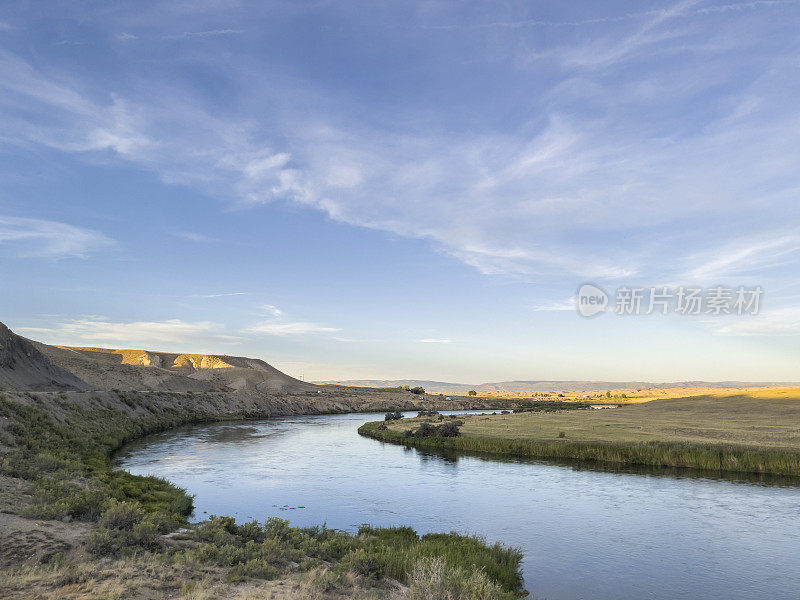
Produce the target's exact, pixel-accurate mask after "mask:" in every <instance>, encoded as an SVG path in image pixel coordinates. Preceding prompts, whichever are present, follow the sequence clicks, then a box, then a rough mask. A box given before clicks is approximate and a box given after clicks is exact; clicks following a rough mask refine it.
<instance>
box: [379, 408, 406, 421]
mask: <svg viewBox="0 0 800 600" xmlns="http://www.w3.org/2000/svg"><path fill="white" fill-rule="evenodd" d="M402 418H403V413H402V412H401V411H399V410H395V411H390V412H388V413H386V416H385V417H384V418H383V420H384V421H399V420H400V419H402Z"/></svg>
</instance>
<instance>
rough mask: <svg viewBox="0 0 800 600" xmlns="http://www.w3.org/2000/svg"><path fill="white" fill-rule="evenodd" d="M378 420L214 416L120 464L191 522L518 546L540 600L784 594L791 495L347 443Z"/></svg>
mask: <svg viewBox="0 0 800 600" xmlns="http://www.w3.org/2000/svg"><path fill="white" fill-rule="evenodd" d="M376 418H380V417H379V416H376V415H332V416H317V417H290V418H282V419H272V420H268V421H259V422H248V423H243V424H231V423H222V424H215V425H209V426H202V427H193V428H186V429H182V430H178V431H172V432H166V433H162V434H158V435H155V436H151V437H149V438H146V439H145V440H142V441H139V442H137V443H134V444H131V445H129V446H127V447H126V448H125V449H123V451H122V452H121V453H120V454H119V455H118V457H117V465H118V466H120V467H122V468H125V469H128V470H129V471H131V472H133V473H138V474H155V475H159V476H162V477H166V478H168V479H170V480H171V481H173V482H175V483H177V484H178V485H181V486H183V487H185V488H187V489H188V490H189V491H190V492H191V493H193V494H196V498H195V505H196V507H197V508H196V511H195V516H196V518H198V519H201V518H204V517H205V516H207V515H208V514H228V515H232V516H235V517H236V518H237V519H239V520H248V519H254V518H255V519H258V520H263V519H265V518H266V517H269V516H281V517H283V518H288V519H289V520H290V521H292V523H293V524H296V525H311V524H321V523H327V525H328V526H330V527H336V528H342V529H353V528H355V527H357V526H358V525H359V524H361V523H372V524H375V525H396V524H408V525H412V526H413V527H415V528H416V529H417V530H418V531H420V532H427V531H450V530H456V531H461V532H467V533H478V534H481V535H484V536H486V538H487V539H488V540H490V541H502V542H504V543H506V544H509V545H514V546H518V547H520V548H522V549H523V550H524V552H525V562H524V572H525V579H526V586H527V587H528V589H530V590H533V591H534V593H535V594H536V596H537V597H542V598H548V599H549V600H572V599H578V598H587V599H589V598H591V599H600V600H603V599H608V600H611V599H614V600H618V599H631V600H634V599H635V600H642V599H659V600H660V599H664V600H666V599H669V600H673V599H675V598H704V599H705V598H708V599H720V600H722V599H725V600H730V599H736V598H742V599H745V598H746V599H747V600H761V599H763V600H767V599H769V600H775V599H784V598H785V599H789V598H791V599H792V600H796V599H797V598H798V597H799V596H798V590H800V560H798V558H797V557H798V556H800V525H798V515H799V514H800V488H798V487H795V486H793V485H788V483H791V482H787V481H782V480H777V479H759V478H749V477H742V476H734V477H730V478H721V477H719V476H716V475H711V474H700V475H699V476H698V474H696V473H694V472H689V471H685V470H684V471H669V470H663V469H649V468H625V469H615V468H608V467H598V466H597V465H581V464H556V463H543V462H536V461H523V460H517V461H497V460H492V459H489V458H486V457H482V456H473V455H464V454H460V455H454V454H450V453H444V454H440V453H432V452H421V451H417V450H413V449H408V448H404V447H401V446H395V445H392V444H384V443H381V442H377V441H375V440H370V439H366V438H362V437H360V436H359V435H358V434H357V433H356V429H357V428H358V426H359V425H361V424H362V423H363V422H365V421H368V420H375V419H376Z"/></svg>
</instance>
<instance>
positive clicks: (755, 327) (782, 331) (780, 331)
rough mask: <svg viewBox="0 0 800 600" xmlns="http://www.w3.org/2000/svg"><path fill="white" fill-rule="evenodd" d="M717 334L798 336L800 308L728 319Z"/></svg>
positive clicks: (780, 309) (778, 309) (787, 308)
mask: <svg viewBox="0 0 800 600" xmlns="http://www.w3.org/2000/svg"><path fill="white" fill-rule="evenodd" d="M716 331H717V333H720V334H722V335H732V336H787V335H790V336H800V308H797V307H785V308H777V309H773V310H768V311H764V312H762V313H760V314H758V315H755V316H750V317H738V318H731V319H728V320H727V322H726V323H725V324H724V325H721V326H719V327H716Z"/></svg>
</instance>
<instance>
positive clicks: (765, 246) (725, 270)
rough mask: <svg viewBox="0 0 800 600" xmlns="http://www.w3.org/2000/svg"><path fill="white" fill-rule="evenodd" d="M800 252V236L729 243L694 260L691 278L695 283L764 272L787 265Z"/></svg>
mask: <svg viewBox="0 0 800 600" xmlns="http://www.w3.org/2000/svg"><path fill="white" fill-rule="evenodd" d="M798 251H800V236H797V235H780V234H779V235H774V236H770V237H768V238H761V239H757V240H753V239H741V240H738V241H736V242H730V243H728V244H726V245H725V246H723V247H722V248H719V249H716V250H714V251H713V252H710V253H708V254H706V255H705V256H699V257H693V258H692V259H691V260H690V261H689V262H690V263H693V264H697V265H698V266H696V267H694V268H692V269H691V270H690V271H689V273H688V277H689V278H690V279H691V280H692V281H714V280H718V279H721V278H723V277H730V276H731V275H741V274H745V273H752V272H754V271H760V272H763V271H764V270H765V269H767V268H769V267H773V266H776V265H779V264H781V263H784V262H785V261H786V260H787V259H788V258H790V256H791V255H792V254H795V253H797V252H798Z"/></svg>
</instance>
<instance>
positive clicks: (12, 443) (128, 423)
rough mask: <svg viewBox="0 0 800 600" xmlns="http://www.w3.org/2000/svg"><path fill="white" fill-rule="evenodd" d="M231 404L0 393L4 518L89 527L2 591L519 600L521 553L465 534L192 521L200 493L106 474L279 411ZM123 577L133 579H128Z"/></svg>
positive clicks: (172, 397) (16, 574) (189, 398)
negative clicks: (153, 439)
mask: <svg viewBox="0 0 800 600" xmlns="http://www.w3.org/2000/svg"><path fill="white" fill-rule="evenodd" d="M225 400H226V399H225V397H224V396H223V395H210V396H207V397H206V396H203V397H200V396H193V395H187V394H168V393H123V392H104V393H96V394H78V393H72V394H67V393H63V394H55V393H53V394H43V393H42V394H19V393H17V394H5V395H0V478H1V480H2V482H4V483H5V484H6V485H8V482H12V481H13V482H21V483H20V486H22V485H23V484H24V488H25V494H24V498H25V499H24V501H20V502H19V503H18V504H17V505H16V506H11V507H8V506H4V507H2V508H3V510H4V511H6V512H15V513H17V514H18V515H21V516H23V517H27V518H29V519H36V521H33V523H34V524H38V523H41V527H44V528H45V529H46V528H47V526H48V524H56V525H58V526H59V527H61V528H64V527H71V526H73V525H74V526H76V527H78V526H80V527H82V528H83V529H80V530H79V531H82V532H85V535H82V537H81V542H80V543H79V544H77V545H76V547H73V548H70V549H68V548H66V547H64V546H63V545H58V544H54V543H49V544H44V546H45V547H44V548H42V549H41V550H42V552H41V553H40V555H39V556H38V558H37V561H36V563H35V564H32V563H31V561H27V562H25V564H24V565H9V564H6V565H5V567H6V569H5V573H4V574H3V575H4V577H2V578H0V579H3V583H0V596H2V597H4V598H5V597H8V598H14V597H19V598H24V597H33V596H36V597H43V598H47V597H52V598H71V597H74V598H79V597H80V598H95V597H96V598H115V597H119V598H123V597H130V598H146V597H151V596H150V595H148V594H149V593H150V592H152V594H153V596H152V597H159V595H160V597H163V594H162V592H169V593H170V594H172V595H173V596H175V597H187V598H188V597H191V598H212V597H217V596H218V595H219V596H224V597H237V596H236V594H237V593H238V592H237V590H239V591H241V590H242V589H245V587H246V589H248V590H250V591H248V592H247V593H248V594H249V597H250V598H253V599H255V598H261V597H264V598H267V597H281V596H280V595H278V596H273V595H271V594H274V593H275V590H274V589H272V588H270V587H269V586H268V585H267V584H266V583H265V582H267V581H273V580H281V581H284V580H285V581H288V582H293V585H294V586H295V587H296V595H295V596H287V597H304V598H305V597H309V598H315V597H317V598H335V597H341V596H347V597H364V598H367V597H371V598H381V597H388V595H389V594H396V593H399V592H398V589H402V590H404V591H405V593H407V594H408V595H409V597H432V596H429V594H428V593H427V592H425V590H430V589H433V588H436V589H442V590H447V589H449V590H451V591H453V593H456V594H461V595H456V597H464V598H486V599H490V598H497V599H506V598H507V599H512V598H518V597H519V596H520V595H521V593H522V580H521V577H520V573H519V563H520V560H521V556H520V555H519V553H518V552H516V551H515V550H513V549H507V548H504V547H502V546H499V545H486V544H485V543H483V542H482V541H481V540H478V539H475V538H472V537H468V536H461V535H458V534H429V535H424V536H418V535H417V534H416V533H415V532H414V531H413V530H411V529H409V528H403V527H400V528H383V529H381V528H372V527H362V528H361V529H360V530H359V531H358V532H357V533H355V534H349V533H345V532H340V531H334V530H330V529H326V528H324V527H321V528H293V527H290V526H289V524H288V522H286V521H283V520H280V519H268V520H267V521H266V522H263V523H258V522H252V523H245V524H237V523H235V522H234V521H233V519H231V518H227V517H212V518H211V519H210V520H208V521H204V522H202V523H200V524H197V525H190V524H188V523H187V521H186V517H187V515H188V514H189V513H190V512H191V508H192V499H191V497H190V496H189V495H188V494H187V493H186V492H185V491H184V490H182V489H179V488H177V487H175V486H173V485H172V484H170V483H169V482H168V481H165V480H162V479H158V478H154V477H140V476H134V475H131V474H128V473H126V472H122V471H113V470H112V469H111V462H110V456H111V453H112V452H113V451H114V450H115V449H117V448H119V447H120V446H121V445H122V444H123V443H124V442H126V441H128V440H131V439H134V438H136V437H139V436H142V435H144V434H147V433H151V432H155V431H161V430H165V429H168V428H171V427H175V426H178V425H183V424H188V423H198V422H209V421H213V420H222V419H225V420H231V419H243V418H261V417H266V416H269V414H270V413H271V412H272V411H273V410H274V406H270V407H266V406H265V407H264V408H263V412H259V410H258V408H257V407H246V408H245V409H242V407H240V406H232V405H231V404H230V403H227V404H226V401H225ZM316 409H317V410H313V411H311V412H317V411H321V410H326V411H328V412H339V411H341V410H342V406H340V405H333V406H327V407H319V406H317V407H316ZM21 497H22V496H20V498H21ZM14 518H15V519H16V518H18V517H16V516H15V517H14ZM65 523H67V524H68V525H65ZM36 527H39V525H36V526H35V527H32V529H33V530H35V529H36ZM51 529H52V527H51ZM109 560H111V561H114V562H113V564H114V565H115V567H114V569H109V568H108V565H109V564H111V563H109V562H108V561H109ZM134 565H138V566H137V567H134ZM120 573H127V575H126V576H125V577H123V578H122V579H120V577H121V575H119V574H120ZM158 574H160V575H158ZM153 578H155V581H156V583H153V582H150V580H151V579H153ZM159 578H160V579H159ZM158 581H161V583H157V582H158ZM393 582H400V583H402V584H404V585H406V586H408V588H407V589H405V588H398V585H399V584H397V583H393ZM153 585H158V586H161V587H159V588H158V590H154V589H153ZM148 586H149V587H148ZM242 586H245V587H242ZM431 586H433V588H432V587H431ZM287 589H288V588H287ZM137 590H138V591H137ZM142 590H145V591H147V590H149V591H150V592H147V593H145V591H142ZM202 590H205V591H202ZM232 590H233V591H232ZM253 590H256V591H253ZM201 591H202V593H201ZM414 594H416V596H415V595H414ZM420 594H422V595H420Z"/></svg>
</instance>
